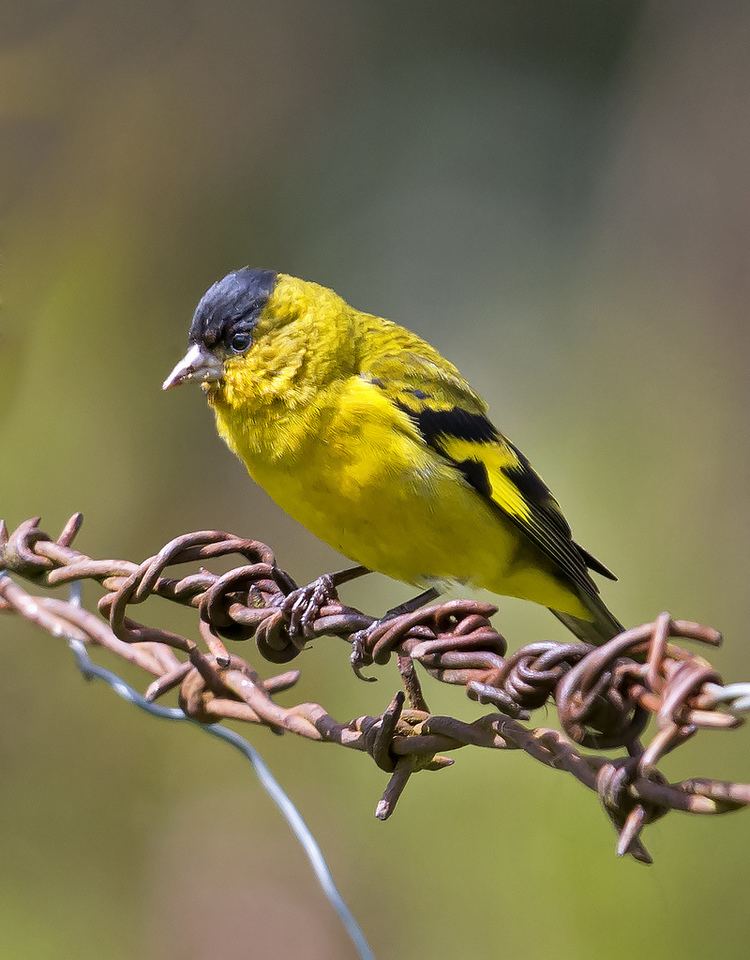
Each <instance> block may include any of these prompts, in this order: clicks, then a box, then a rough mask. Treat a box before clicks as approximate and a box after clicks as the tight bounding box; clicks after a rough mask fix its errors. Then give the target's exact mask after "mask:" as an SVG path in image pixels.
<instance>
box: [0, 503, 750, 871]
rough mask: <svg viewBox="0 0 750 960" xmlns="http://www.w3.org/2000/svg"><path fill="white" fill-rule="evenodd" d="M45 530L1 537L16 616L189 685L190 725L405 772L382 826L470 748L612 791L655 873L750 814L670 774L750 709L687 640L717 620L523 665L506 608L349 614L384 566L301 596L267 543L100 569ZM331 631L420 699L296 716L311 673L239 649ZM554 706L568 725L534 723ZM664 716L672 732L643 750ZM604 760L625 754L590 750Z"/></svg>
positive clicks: (197, 535)
mask: <svg viewBox="0 0 750 960" xmlns="http://www.w3.org/2000/svg"><path fill="white" fill-rule="evenodd" d="M39 522H40V521H39V519H38V518H34V519H31V520H27V521H25V522H24V523H22V524H20V525H19V526H18V527H17V528H16V529H15V530H14V531H13V533H11V534H9V533H8V531H7V529H6V528H5V526H4V525H3V526H2V527H0V571H3V570H4V571H5V572H6V575H4V576H0V610H2V609H5V610H9V611H13V612H15V613H17V614H19V615H21V616H22V617H24V618H25V619H27V620H29V621H31V622H33V623H35V624H37V625H38V626H39V627H41V628H42V629H44V630H46V631H47V632H50V633H54V634H58V635H61V634H63V635H65V636H69V637H72V638H73V639H74V640H76V641H78V642H79V643H81V644H84V645H87V646H91V645H97V646H101V647H103V648H105V649H107V650H109V651H110V652H111V653H113V654H115V655H117V656H119V657H121V658H123V659H124V660H127V661H128V662H130V663H133V664H135V665H136V666H138V667H140V668H141V669H142V670H144V671H145V672H146V673H147V674H149V675H151V677H152V678H153V679H152V682H151V683H150V684H149V686H148V688H147V690H146V692H145V698H146V700H147V701H149V702H153V701H156V700H157V699H158V698H160V697H162V696H164V695H165V694H167V693H168V692H169V691H172V690H177V691H178V693H177V696H178V703H179V706H180V708H181V710H182V711H183V713H184V715H185V716H187V717H189V718H190V719H193V720H195V721H197V722H199V723H202V724H216V723H219V722H221V721H222V720H229V719H231V720H241V721H245V722H247V723H253V724H261V725H263V726H266V727H268V728H269V729H271V730H272V731H274V732H276V733H283V732H285V731H288V732H291V733H294V734H296V735H298V736H302V737H306V738H307V739H310V740H316V741H322V742H329V743H337V744H339V745H341V746H344V747H347V748H349V749H354V750H359V751H362V752H366V753H368V754H369V755H370V756H371V757H372V759H373V760H374V762H375V763H376V764H377V765H378V766H379V767H380V768H381V769H382V770H384V771H386V772H388V773H389V774H390V779H389V781H388V784H387V786H386V788H385V790H384V792H383V795H382V797H381V799H380V801H379V803H378V805H377V807H376V816H377V817H378V818H379V819H383V820H384V819H387V817H389V816H390V815H391V813H392V812H393V810H394V808H395V806H396V803H397V802H398V799H399V797H400V795H401V793H402V792H403V790H404V788H405V786H406V784H407V783H408V780H409V778H410V777H411V776H412V774H414V773H415V772H417V771H419V770H425V769H426V770H440V769H443V768H444V767H446V766H449V765H450V764H452V763H453V761H452V760H451V759H449V758H448V757H446V756H444V754H445V753H446V752H450V751H454V750H457V749H460V748H462V747H466V746H481V747H487V748H492V749H500V750H523V751H524V752H525V753H527V754H528V755H529V756H532V757H534V758H535V759H536V760H538V761H539V762H541V763H544V764H545V765H547V766H549V767H553V768H555V769H559V770H564V771H566V772H568V773H570V774H572V775H573V776H574V777H575V778H576V779H577V780H578V781H579V782H580V783H582V784H583V785H584V786H586V787H588V788H589V789H591V790H593V791H595V792H596V793H597V794H598V796H599V798H600V800H601V802H602V805H603V807H604V809H605V811H606V813H607V815H608V816H609V819H610V820H611V822H612V824H613V825H614V827H615V829H616V830H617V833H618V844H617V852H618V854H620V855H624V854H630V855H632V856H633V857H634V858H635V859H637V860H639V861H642V862H647V863H648V862H651V858H650V856H649V854H648V852H647V850H646V848H645V847H644V846H643V843H642V841H641V839H640V835H641V832H642V830H643V828H644V826H645V825H646V824H648V823H651V822H653V821H654V820H656V819H658V818H660V817H662V816H664V815H665V814H666V813H667V812H669V811H672V810H681V811H684V812H688V813H696V814H720V813H727V812H730V811H733V810H737V809H739V808H741V807H743V806H747V805H748V804H750V784H738V783H730V782H727V781H721V780H715V779H708V778H692V779H687V780H681V781H678V782H674V783H670V782H669V781H668V780H667V779H666V778H665V777H664V776H663V775H662V774H661V773H660V772H659V770H658V769H657V764H658V763H659V762H660V761H661V759H662V758H663V757H664V756H665V755H666V754H667V753H669V752H671V751H673V750H674V749H676V748H677V747H678V746H680V745H681V744H683V743H685V742H686V741H687V740H689V739H690V738H692V737H693V736H694V735H695V734H696V733H697V732H698V731H699V730H701V729H704V728H714V729H715V728H726V729H730V728H734V727H737V726H739V725H740V724H741V723H742V718H741V717H740V716H739V713H740V712H741V711H742V710H747V709H748V707H750V685H748V684H730V685H728V686H726V685H724V684H723V682H722V680H721V678H720V677H719V675H718V674H717V673H716V671H715V670H714V668H713V667H712V666H711V665H710V664H709V663H708V661H706V660H705V659H704V658H703V657H701V656H699V655H697V654H695V653H693V652H690V651H689V650H687V649H686V648H685V647H683V646H681V645H677V644H675V643H673V642H671V641H673V640H689V641H694V642H697V643H700V644H704V645H709V646H717V645H718V644H719V643H720V642H721V635H720V634H719V633H718V632H717V631H715V630H713V629H711V628H710V627H705V626H701V625H700V624H696V623H692V622H690V621H684V620H674V619H672V618H671V617H670V616H669V614H667V613H663V614H660V616H659V617H657V618H656V620H655V621H653V623H647V624H643V625H642V626H640V627H635V628H633V629H631V630H627V631H625V632H623V633H622V634H620V635H619V636H617V637H615V638H614V639H613V640H611V641H609V642H608V643H606V644H604V645H603V646H601V647H593V646H590V645H587V644H583V643H568V644H561V643H554V642H541V643H531V644H528V645H526V646H525V647H523V648H521V649H520V650H518V651H517V652H516V653H514V654H512V655H511V656H506V649H507V645H506V642H505V640H504V638H503V637H502V636H501V635H500V634H499V633H498V632H497V631H496V629H495V628H494V627H493V626H492V624H491V622H490V617H491V616H492V615H493V614H494V613H496V608H495V607H494V606H492V605H491V604H487V603H480V602H477V601H473V600H449V601H446V602H442V603H436V604H433V605H431V606H426V607H423V608H422V609H418V610H414V611H409V612H400V613H399V612H395V613H394V614H393V615H389V616H387V617H384V618H382V619H381V620H377V619H375V618H373V617H370V616H368V615H366V614H364V613H362V612H361V611H359V610H355V609H354V608H352V607H348V606H346V605H344V604H342V603H341V601H340V599H339V597H338V595H337V592H336V587H337V585H340V584H341V583H344V582H346V581H347V580H350V579H353V578H354V577H355V576H360V575H362V574H363V573H366V572H367V571H364V570H363V569H362V568H356V569H354V570H351V571H344V572H342V573H341V574H338V575H332V576H324V577H321V578H320V579H319V580H317V581H314V582H313V583H312V584H309V585H307V586H304V587H298V586H297V584H296V583H295V582H294V580H293V579H292V578H291V577H290V576H289V574H287V573H286V572H284V571H283V570H281V569H280V568H279V567H278V565H277V564H276V560H275V557H274V554H273V552H272V550H271V549H270V547H268V546H267V545H266V544H263V543H260V542H259V541H256V540H249V539H245V538H242V537H238V536H235V535H233V534H230V533H226V532H223V531H215V530H208V531H197V532H194V533H189V534H185V535H183V536H180V537H176V538H175V539H173V540H171V541H170V542H169V543H168V544H166V545H165V546H164V547H163V548H162V549H161V550H160V551H159V552H158V553H157V554H155V555H154V556H153V557H149V558H148V559H147V560H145V561H143V562H142V563H140V564H136V563H132V562H130V561H124V560H97V559H93V558H91V557H89V556H87V555H86V554H84V553H81V552H80V551H78V550H76V549H74V548H73V546H72V544H73V541H74V539H75V537H76V535H77V533H78V531H79V529H80V526H81V522H82V517H81V515H80V514H75V515H74V516H73V517H71V519H70V520H69V521H68V523H67V524H66V525H65V527H64V529H63V531H62V532H61V534H60V535H59V536H58V537H56V538H52V537H50V536H48V535H47V534H46V533H44V532H43V531H42V530H41V529H40V527H39ZM229 555H238V556H240V557H242V558H243V559H244V561H245V562H244V563H243V564H242V565H240V566H238V567H235V568H233V569H231V570H230V571H229V572H227V573H224V574H216V573H212V572H210V571H209V570H207V569H205V568H204V567H203V566H199V567H198V569H197V570H195V571H194V572H192V573H189V574H188V575H186V576H183V577H174V576H167V575H166V571H167V570H168V569H170V568H172V567H174V566H177V565H179V564H185V563H200V564H202V563H203V562H208V561H211V560H214V559H217V558H219V557H226V556H229ZM7 574H14V575H15V577H21V578H24V579H26V580H30V581H32V582H34V583H36V584H37V585H39V586H43V587H55V586H59V585H62V584H70V583H74V582H78V581H81V580H94V581H96V582H98V583H99V584H100V585H101V586H102V588H103V589H104V591H105V593H104V595H103V596H102V597H101V599H100V600H99V603H98V607H99V611H100V613H101V614H102V615H103V616H104V618H105V619H106V621H107V622H104V620H102V619H100V618H99V617H97V616H96V615H95V614H93V613H91V612H89V611H86V610H83V609H80V608H78V607H76V606H74V605H71V604H69V603H66V602H65V601H62V600H59V599H56V598H54V597H49V596H42V597H35V596H32V595H31V594H29V593H28V592H27V591H26V590H25V589H24V588H23V587H21V586H20V584H19V583H18V582H17V580H15V579H13V578H12V577H11V576H9V575H7ZM151 596H159V597H162V598H163V599H165V600H169V601H172V602H176V603H179V604H183V605H186V606H190V607H193V608H195V609H196V610H197V612H198V615H199V619H198V632H199V636H200V639H201V641H202V643H200V644H199V643H197V642H196V641H194V640H192V639H189V638H188V637H184V636H181V635H179V634H176V633H172V632H170V631H168V630H161V629H157V628H155V627H151V626H148V625H146V624H143V623H140V622H138V621H137V620H135V619H133V618H132V616H130V615H129V613H130V612H131V610H132V608H133V607H134V606H137V605H138V604H139V603H142V602H144V601H145V600H146V599H148V598H149V597H151ZM322 636H338V637H341V638H342V639H344V640H346V641H348V642H349V643H350V644H351V647H352V665H353V666H354V668H355V670H356V671H357V672H358V673H359V674H360V675H361V670H362V669H363V668H366V667H368V666H372V665H382V664H385V663H387V662H388V661H389V659H390V658H391V656H393V655H395V656H396V657H397V660H398V664H399V669H400V671H401V674H402V678H403V682H404V687H405V693H404V692H403V691H399V692H398V693H396V695H395V696H394V697H393V698H392V699H391V701H390V703H389V704H388V706H387V707H386V708H385V710H384V711H383V712H382V714H380V715H379V716H361V717H357V718H355V719H353V720H351V721H349V722H339V721H336V720H335V719H334V718H333V717H332V716H331V715H330V714H329V713H328V712H327V711H326V710H325V708H324V707H322V706H321V705H320V704H317V703H298V704H295V705H293V706H289V707H283V706H281V705H280V704H278V703H277V702H276V700H275V695H276V694H280V693H283V692H285V691H287V690H289V689H291V688H292V687H293V686H294V684H295V683H296V682H297V679H298V678H299V671H297V670H288V671H286V672H283V673H279V674H277V675H275V676H272V677H269V678H265V679H264V678H261V677H260V675H259V674H258V673H257V672H256V670H255V669H254V668H253V667H252V666H251V665H250V663H249V662H248V661H247V660H246V659H243V658H242V657H240V656H238V655H237V654H236V653H234V652H230V651H229V650H228V648H227V646H226V644H225V642H224V641H225V640H230V641H238V640H248V639H250V638H254V639H255V643H256V646H257V649H258V651H259V653H260V654H261V656H262V657H263V658H264V659H265V660H267V661H270V662H272V663H276V664H285V663H288V662H290V661H291V660H293V659H294V658H296V657H297V656H299V654H300V653H301V652H302V650H303V649H304V647H305V645H306V644H307V643H308V642H310V641H312V640H314V639H317V638H320V637H322ZM415 663H417V664H420V665H421V666H422V667H423V668H424V669H425V670H426V672H427V673H428V674H430V675H431V676H433V677H434V678H436V679H437V680H440V681H442V682H445V683H450V684H456V685H461V686H463V687H465V689H466V692H467V694H468V696H469V697H470V698H472V699H473V700H475V701H477V702H479V703H482V704H489V705H491V706H492V707H494V708H495V710H494V711H493V712H492V713H489V714H487V715H485V716H482V717H479V718H478V719H476V720H473V721H471V722H466V721H462V720H459V719H457V718H454V717H447V716H435V715H432V714H431V713H430V712H429V709H428V707H427V704H426V701H425V698H424V695H423V693H422V690H421V686H420V683H419V680H418V677H417V673H416V671H415V669H414V664H415ZM407 696H408V705H407ZM550 703H553V704H554V705H555V707H556V709H557V714H558V717H559V720H560V726H561V727H562V732H560V731H558V730H555V729H552V728H548V727H530V726H527V725H526V724H525V723H524V722H523V721H526V720H528V719H529V716H530V714H531V713H532V712H533V711H534V710H537V709H539V708H540V707H543V706H545V705H547V704H550ZM652 719H653V720H654V721H655V726H656V732H655V734H654V735H653V737H652V738H651V740H650V742H648V743H647V744H644V743H643V742H642V741H641V736H642V735H643V734H644V731H645V730H646V727H647V725H648V723H649V721H650V720H652ZM605 749H606V750H611V749H621V750H624V754H623V755H621V756H619V757H615V758H610V757H607V756H602V755H599V754H592V753H584V752H582V751H583V750H605Z"/></svg>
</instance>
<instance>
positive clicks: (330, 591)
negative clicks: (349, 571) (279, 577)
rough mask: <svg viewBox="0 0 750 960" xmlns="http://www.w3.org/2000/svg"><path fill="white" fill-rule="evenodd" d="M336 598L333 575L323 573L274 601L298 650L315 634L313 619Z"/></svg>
mask: <svg viewBox="0 0 750 960" xmlns="http://www.w3.org/2000/svg"><path fill="white" fill-rule="evenodd" d="M337 600H338V594H337V593H336V584H335V581H334V577H333V575H332V574H330V573H324V574H323V575H322V576H320V577H318V578H317V580H313V581H312V583H308V584H306V585H305V586H304V587H297V589H296V590H292V592H291V593H288V594H287V595H286V596H281V597H280V598H279V599H278V600H276V601H275V603H276V604H277V605H278V607H279V608H280V609H281V612H282V613H283V614H284V616H285V617H286V620H287V627H286V630H287V633H288V634H289V639H290V640H291V641H292V643H293V644H294V645H295V646H296V647H297V648H298V649H300V650H302V649H304V646H305V642H306V641H307V640H312V639H313V638H314V636H315V621H316V620H317V619H318V617H319V616H320V611H321V610H322V608H323V607H324V606H326V604H329V603H333V602H335V601H337Z"/></svg>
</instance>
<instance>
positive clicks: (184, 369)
mask: <svg viewBox="0 0 750 960" xmlns="http://www.w3.org/2000/svg"><path fill="white" fill-rule="evenodd" d="M223 375H224V364H223V363H222V362H221V360H219V358H218V357H215V356H214V355H213V353H211V351H210V350H206V348H205V347H204V346H203V345H202V344H199V343H194V344H193V345H192V346H191V347H190V349H189V350H188V352H187V353H186V354H185V356H184V357H183V358H182V360H180V362H179V363H178V364H177V366H176V367H175V368H174V370H173V371H172V372H171V373H170V375H169V376H168V377H167V379H166V380H165V381H164V384H163V385H162V390H169V389H171V388H172V387H179V386H180V384H182V383H189V382H195V383H211V382H213V381H215V380H221V378H222V376H223Z"/></svg>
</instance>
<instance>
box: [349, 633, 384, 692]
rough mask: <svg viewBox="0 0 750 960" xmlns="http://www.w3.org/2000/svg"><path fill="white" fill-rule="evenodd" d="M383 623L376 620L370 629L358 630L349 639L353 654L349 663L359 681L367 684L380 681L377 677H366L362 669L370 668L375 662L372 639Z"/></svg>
mask: <svg viewBox="0 0 750 960" xmlns="http://www.w3.org/2000/svg"><path fill="white" fill-rule="evenodd" d="M381 623H382V621H381V620H375V621H374V622H373V623H371V624H370V626H369V627H365V629H364V630H357V632H356V633H353V634H352V635H351V637H350V638H349V639H350V641H351V645H352V652H351V653H350V654H349V663H351V665H352V670H353V671H354V675H355V676H356V677H357V679H359V680H364V681H365V683H375V681H376V680H377V679H378V678H377V677H367V676H365V674H364V673H362V669H363V668H364V667H368V666H369V665H370V664H371V663H372V662H373V660H372V654H371V653H370V637H371V636H372V634H373V633H374V632H375V630H377V628H378V627H379V626H380V624H381Z"/></svg>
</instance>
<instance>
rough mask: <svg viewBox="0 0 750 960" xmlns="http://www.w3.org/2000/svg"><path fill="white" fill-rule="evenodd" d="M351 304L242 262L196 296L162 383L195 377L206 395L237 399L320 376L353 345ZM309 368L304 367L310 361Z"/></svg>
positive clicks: (329, 292)
mask: <svg viewBox="0 0 750 960" xmlns="http://www.w3.org/2000/svg"><path fill="white" fill-rule="evenodd" d="M350 315H351V314H350V310H349V308H348V307H347V305H346V303H345V302H344V301H343V300H342V299H341V298H340V297H339V296H338V295H337V294H335V293H334V292H333V291H332V290H328V289H327V288H325V287H321V286H319V285H318V284H316V283H310V282H308V281H305V280H299V279H297V278H296V277H291V276H287V275H286V274H281V273H276V272H275V271H274V270H258V269H253V268H251V267H243V268H242V269H241V270H235V271H233V272H232V273H228V274H227V275H226V276H225V277H224V278H223V279H222V280H218V281H217V282H216V283H214V284H213V285H212V286H211V287H209V288H208V290H207V291H206V292H205V293H204V294H203V296H202V297H201V300H200V303H199V304H198V306H197V307H196V309H195V314H194V315H193V321H192V323H191V325H190V332H189V334H188V351H187V353H186V354H185V356H184V357H183V358H182V360H180V362H179V363H178V364H177V365H176V366H175V368H174V370H172V372H171V373H170V374H169V376H168V377H167V379H166V380H165V381H164V389H165V390H169V389H170V388H171V387H176V386H179V385H180V384H182V383H190V382H192V383H200V384H202V385H203V387H204V389H205V390H206V391H207V392H208V394H209V399H216V398H218V396H219V395H226V394H227V392H228V393H229V395H230V396H234V397H235V398H242V396H243V395H247V394H248V392H249V391H250V392H252V391H254V390H256V389H263V385H262V384H261V381H263V384H265V388H266V389H269V390H272V389H283V388H284V387H285V386H286V385H288V384H290V383H291V382H292V381H295V383H296V384H297V385H299V380H300V377H303V378H304V377H305V375H307V376H309V377H311V378H312V377H317V378H318V379H320V378H323V377H324V376H325V375H326V370H327V368H329V367H330V366H331V365H332V364H334V363H335V364H338V365H340V364H341V362H342V359H345V358H346V355H347V353H350V352H351V351H352V349H353V345H352V337H351V331H350ZM311 364H312V366H313V367H314V370H312V369H308V368H310V366H311Z"/></svg>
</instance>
